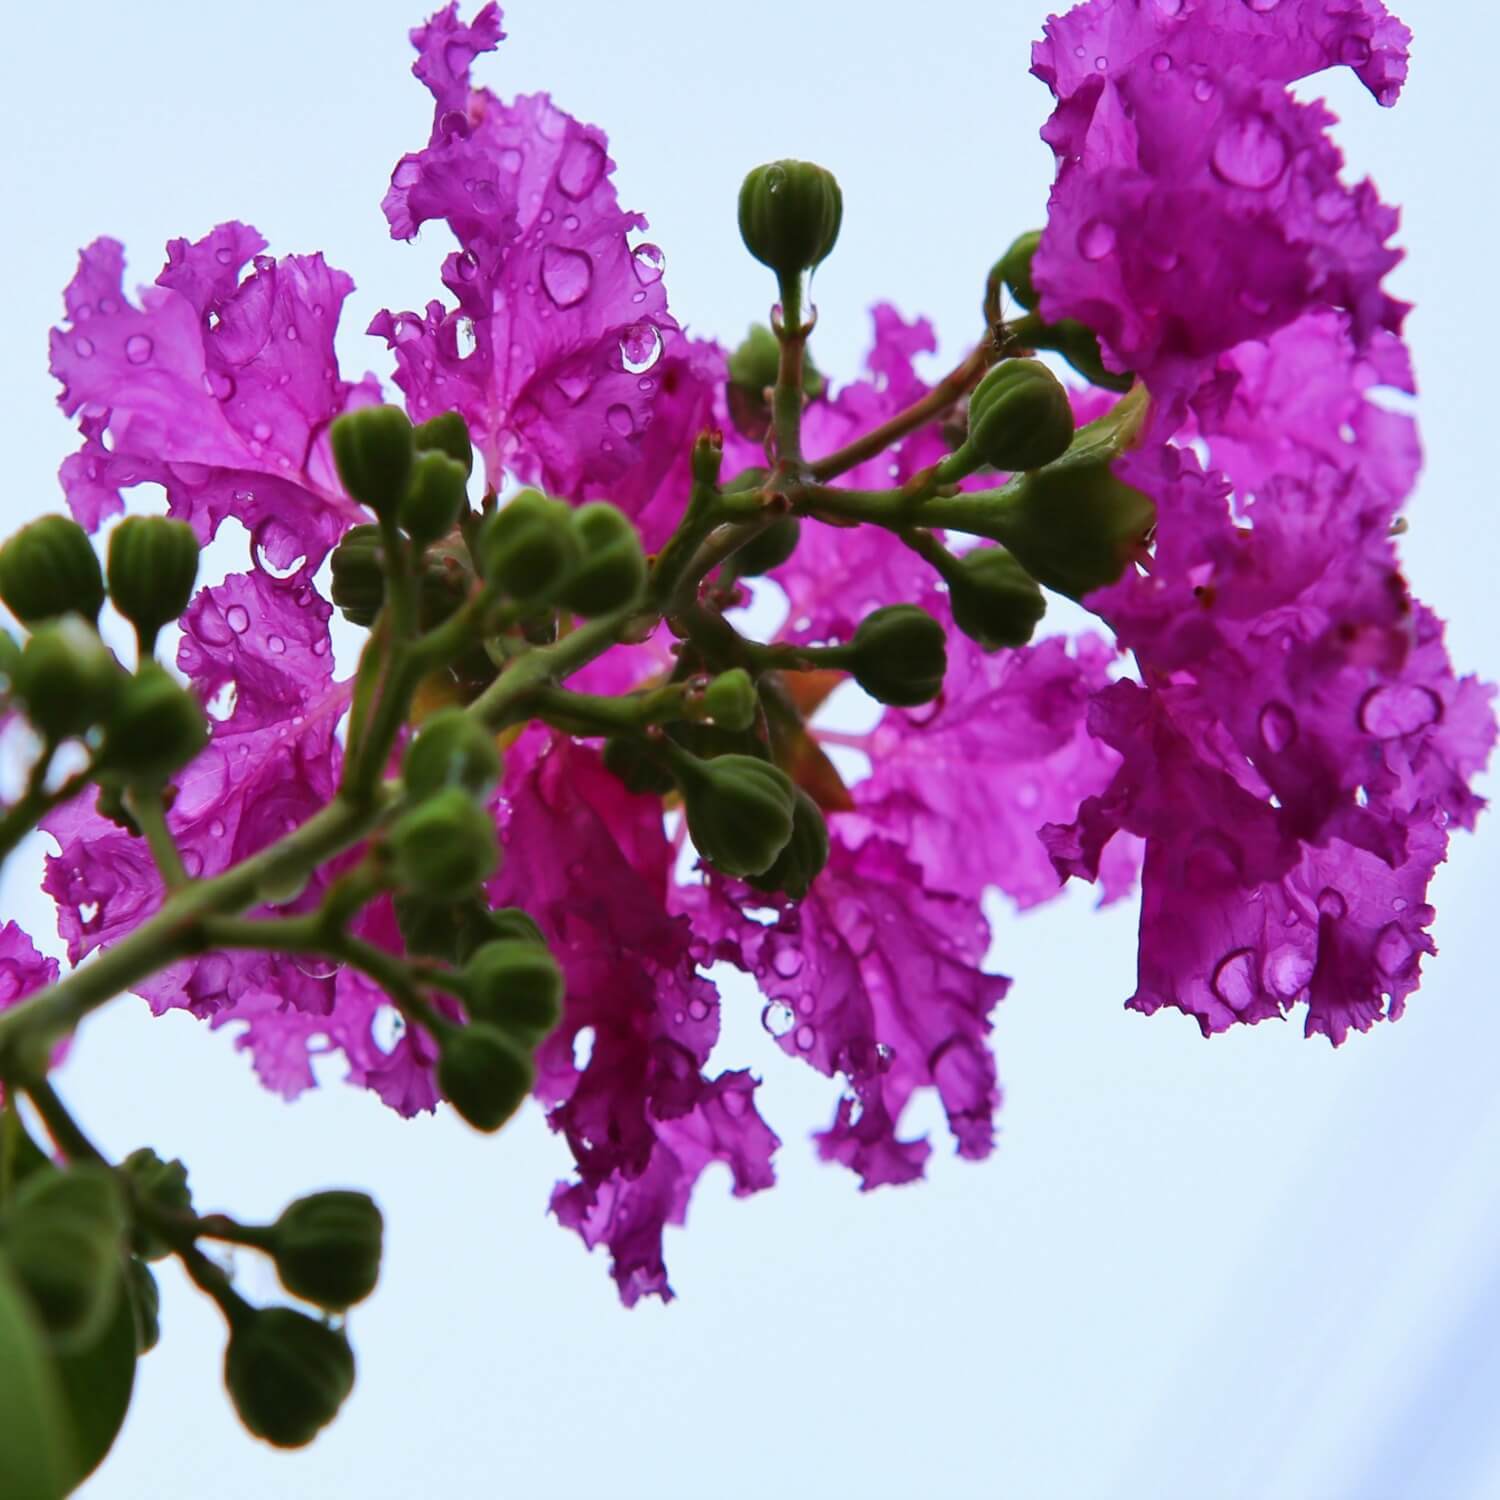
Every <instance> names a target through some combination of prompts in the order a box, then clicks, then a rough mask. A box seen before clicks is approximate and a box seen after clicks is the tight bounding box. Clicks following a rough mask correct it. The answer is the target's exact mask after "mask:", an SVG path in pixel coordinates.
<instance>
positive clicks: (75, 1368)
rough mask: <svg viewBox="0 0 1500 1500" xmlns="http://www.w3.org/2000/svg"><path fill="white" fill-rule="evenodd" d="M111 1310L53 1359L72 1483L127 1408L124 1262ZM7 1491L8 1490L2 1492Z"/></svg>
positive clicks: (132, 1344)
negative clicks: (91, 1335) (78, 1344)
mask: <svg viewBox="0 0 1500 1500" xmlns="http://www.w3.org/2000/svg"><path fill="white" fill-rule="evenodd" d="M120 1275H121V1282H120V1287H119V1291H118V1295H117V1296H116V1297H115V1311H114V1316H113V1317H111V1318H110V1320H109V1322H108V1324H107V1325H106V1326H105V1329H104V1332H103V1333H101V1334H100V1335H99V1337H98V1338H97V1339H96V1340H95V1341H94V1342H93V1343H92V1344H91V1345H89V1346H88V1347H87V1348H85V1349H78V1350H74V1351H72V1352H70V1353H68V1354H65V1355H59V1356H58V1357H57V1360H56V1369H57V1376H58V1384H59V1387H60V1390H61V1394H62V1402H63V1407H64V1409H65V1410H66V1411H67V1413H68V1416H69V1418H70V1421H71V1426H72V1441H71V1442H70V1443H69V1444H68V1445H67V1449H68V1451H67V1459H68V1469H69V1471H70V1472H71V1474H72V1476H73V1478H72V1482H73V1484H74V1485H79V1484H82V1483H83V1481H84V1480H85V1479H87V1478H88V1476H89V1475H90V1474H92V1473H93V1472H94V1470H95V1469H97V1468H98V1467H99V1464H100V1463H101V1462H102V1460H103V1458H104V1455H105V1454H106V1453H108V1452H109V1450H110V1447H111V1445H112V1444H113V1443H114V1440H115V1438H116V1437H117V1436H118V1435H119V1431H120V1428H121V1426H123V1424H124V1422H125V1413H126V1412H127V1411H128V1410H129V1409H130V1394H131V1390H132V1388H133V1387H134V1385H135V1360H136V1337H135V1313H134V1312H133V1310H132V1308H131V1305H130V1298H129V1296H128V1295H127V1292H126V1287H125V1284H124V1268H123V1266H122V1268H121V1273H120ZM7 1493H8V1492H7Z"/></svg>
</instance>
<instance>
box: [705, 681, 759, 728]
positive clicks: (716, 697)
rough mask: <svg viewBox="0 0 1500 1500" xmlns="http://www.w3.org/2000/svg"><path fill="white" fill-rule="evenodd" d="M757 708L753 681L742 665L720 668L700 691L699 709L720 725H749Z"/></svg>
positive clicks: (722, 726) (737, 726) (742, 726)
mask: <svg viewBox="0 0 1500 1500" xmlns="http://www.w3.org/2000/svg"><path fill="white" fill-rule="evenodd" d="M759 708H760V695H759V694H758V693H757V692H756V691H755V682H754V680H753V679H752V678H751V676H750V674H749V673H748V672H747V671H746V670H745V669H744V668H743V667H734V668H733V669H731V670H730V671H728V672H720V673H719V675H718V676H717V677H715V678H714V680H713V681H712V682H711V683H709V685H708V686H707V687H706V688H705V689H704V691H703V709H704V712H705V713H707V715H708V717H709V718H710V719H712V720H713V721H714V723H715V724H717V725H718V726H719V727H720V728H721V729H734V730H742V729H749V728H750V726H751V725H752V724H754V723H755V715H756V713H757V712H758V710H759Z"/></svg>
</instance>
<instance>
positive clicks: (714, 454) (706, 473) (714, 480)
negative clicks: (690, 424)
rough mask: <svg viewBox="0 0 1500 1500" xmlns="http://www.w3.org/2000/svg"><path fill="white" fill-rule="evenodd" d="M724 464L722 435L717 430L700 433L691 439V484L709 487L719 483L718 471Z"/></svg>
mask: <svg viewBox="0 0 1500 1500" xmlns="http://www.w3.org/2000/svg"><path fill="white" fill-rule="evenodd" d="M723 463H724V434H723V433H722V432H719V431H717V430H710V431H706V432H700V433H699V434H698V436H697V437H695V438H694V439H693V452H692V458H691V461H690V464H691V468H692V473H693V483H694V484H702V485H708V486H710V487H712V486H714V485H716V484H718V482H719V469H720V468H721V466H722V465H723Z"/></svg>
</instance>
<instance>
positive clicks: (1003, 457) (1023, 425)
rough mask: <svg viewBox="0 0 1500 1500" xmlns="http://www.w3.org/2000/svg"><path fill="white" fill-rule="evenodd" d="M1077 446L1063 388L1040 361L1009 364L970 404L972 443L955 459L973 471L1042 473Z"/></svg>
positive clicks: (982, 386) (1004, 364) (996, 372)
mask: <svg viewBox="0 0 1500 1500" xmlns="http://www.w3.org/2000/svg"><path fill="white" fill-rule="evenodd" d="M1072 441H1073V407H1072V403H1071V402H1070V401H1069V400H1068V393H1067V391H1066V390H1065V389H1064V387H1063V384H1062V382H1061V381H1060V380H1058V378H1057V376H1055V375H1054V374H1053V373H1052V371H1051V370H1049V369H1048V368H1047V367H1046V365H1044V364H1041V363H1040V362H1039V361H1037V360H1034V359H1007V360H1005V361H1003V362H1002V363H1000V364H998V365H995V366H994V367H993V368H992V369H991V370H990V371H989V372H988V373H987V374H986V375H985V377H984V379H983V380H981V381H980V382H979V385H978V386H977V387H976V388H975V391H974V394H973V395H972V396H971V397H970V398H969V436H968V441H967V442H966V443H965V444H964V447H963V448H962V449H961V450H960V453H959V454H957V455H955V457H956V458H967V459H968V460H969V466H970V467H971V468H978V467H979V465H980V464H981V463H986V464H990V465H992V466H993V467H994V468H997V469H1006V470H1010V471H1012V472H1014V471H1018V470H1022V469H1039V468H1041V467H1042V465H1043V464H1050V463H1051V462H1052V461H1053V460H1054V459H1056V458H1060V457H1061V456H1062V455H1063V454H1064V453H1066V452H1067V451H1068V444H1069V443H1071V442H1072Z"/></svg>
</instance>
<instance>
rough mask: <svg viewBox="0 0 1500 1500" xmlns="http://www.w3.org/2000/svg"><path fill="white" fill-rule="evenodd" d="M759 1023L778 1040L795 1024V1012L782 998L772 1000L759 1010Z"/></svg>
mask: <svg viewBox="0 0 1500 1500" xmlns="http://www.w3.org/2000/svg"><path fill="white" fill-rule="evenodd" d="M760 1024H761V1025H762V1026H764V1027H765V1028H766V1030H767V1031H769V1032H770V1033H771V1035H772V1036H774V1037H775V1038H776V1040H777V1041H780V1040H781V1038H782V1037H784V1036H785V1035H786V1034H787V1032H789V1031H790V1030H791V1029H792V1027H793V1026H795V1025H796V1024H797V1013H796V1012H795V1011H794V1010H793V1009H792V1007H791V1006H790V1005H788V1004H787V1003H786V1002H785V1001H784V1000H773V1001H772V1002H771V1003H770V1004H769V1005H768V1006H766V1008H765V1009H764V1010H763V1011H761V1013H760Z"/></svg>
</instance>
